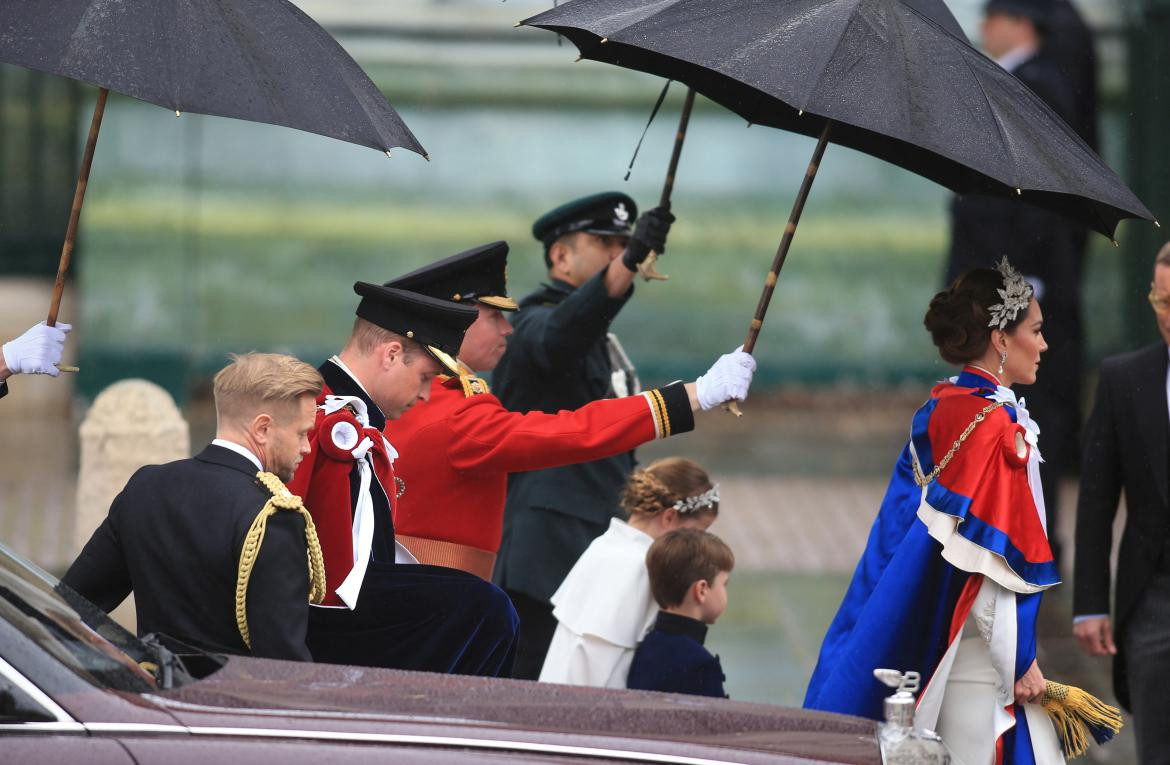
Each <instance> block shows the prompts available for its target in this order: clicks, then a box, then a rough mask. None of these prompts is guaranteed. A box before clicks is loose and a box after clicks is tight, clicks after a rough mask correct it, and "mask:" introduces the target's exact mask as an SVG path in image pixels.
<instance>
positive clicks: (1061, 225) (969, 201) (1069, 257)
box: [946, 55, 1084, 312]
mask: <svg viewBox="0 0 1170 765" xmlns="http://www.w3.org/2000/svg"><path fill="white" fill-rule="evenodd" d="M1012 74H1014V75H1015V76H1016V77H1017V78H1018V79H1019V80H1020V81H1021V82H1023V83H1024V84H1025V85H1027V86H1028V87H1029V88H1031V89H1032V90H1033V91H1034V92H1035V93H1036V95H1038V96H1040V98H1041V99H1043V100H1044V102H1045V103H1047V104H1048V105H1049V106H1050V107H1052V109H1053V110H1054V111H1055V112H1056V113H1057V114H1059V115H1060V116H1061V117H1063V118H1064V119H1065V120H1071V119H1074V92H1073V90H1072V87H1071V85H1070V83H1069V82H1068V80H1067V79H1066V78H1065V77H1064V76H1063V75H1062V74H1061V72H1060V71H1059V70H1058V69H1057V68H1056V67H1055V66H1054V65H1053V64H1052V62H1051V61H1050V60H1049V58H1048V57H1044V56H1039V55H1037V56H1033V57H1032V58H1030V59H1028V60H1027V61H1025V62H1023V63H1022V64H1020V65H1019V66H1018V67H1017V68H1016V69H1015V70H1014V71H1013V72H1012ZM1083 230H1084V229H1083V227H1081V226H1077V225H1076V224H1073V223H1071V222H1070V221H1069V219H1067V218H1064V217H1062V216H1059V215H1057V214H1056V213H1052V212H1048V211H1047V210H1041V209H1040V208H1038V207H1033V206H1032V205H1030V204H1027V203H1024V202H1020V201H1019V200H1017V199H1012V198H1005V197H998V196H984V195H981V194H966V195H964V196H960V197H955V198H954V201H953V202H952V203H951V248H950V253H949V257H948V260H947V272H946V283H947V284H950V283H951V282H952V281H954V279H955V278H956V277H958V276H960V275H962V274H964V273H966V272H967V271H969V270H971V269H972V268H994V267H995V264H996V263H997V262H999V259H1000V258H1001V257H1003V256H1004V255H1006V256H1007V258H1008V260H1009V261H1010V262H1011V264H1012V265H1013V266H1015V267H1016V268H1017V269H1018V270H1019V271H1020V273H1022V274H1023V275H1024V276H1034V277H1038V278H1040V279H1042V280H1043V281H1044V284H1045V290H1046V291H1045V296H1046V300H1060V299H1061V298H1062V296H1068V299H1072V300H1076V299H1077V296H1078V295H1079V294H1080V279H1081V260H1082V259H1083V252H1082V251H1081V250H1083V242H1082V241H1081V240H1082V239H1083ZM1046 312H1047V308H1046Z"/></svg>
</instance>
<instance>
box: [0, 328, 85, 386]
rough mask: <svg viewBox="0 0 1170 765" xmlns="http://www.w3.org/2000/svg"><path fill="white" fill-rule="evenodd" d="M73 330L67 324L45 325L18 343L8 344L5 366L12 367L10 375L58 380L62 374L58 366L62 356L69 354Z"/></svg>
mask: <svg viewBox="0 0 1170 765" xmlns="http://www.w3.org/2000/svg"><path fill="white" fill-rule="evenodd" d="M71 329H73V326H72V325H70V324H65V323H63V322H58V323H57V325H56V326H53V327H50V326H47V325H46V324H45V323H44V322H43V321H42V322H41V323H40V324H37V325H36V326H34V327H32V328H31V329H30V330H29V331H28V332H25V333H24V334H23V335H21V336H20V337H18V338H16V339H15V340H12V341H10V342H7V343H5V344H4V347H3V353H4V363H5V364H7V365H8V371H9V372H11V373H12V374H14V375H20V374H25V375H27V374H34V375H51V376H53V377H56V376H57V375H59V374H61V372H60V370H58V369H57V367H56V366H54V365H55V364H56V363H57V362H58V361H60V360H61V352H62V351H63V350H65V335H66V334H68V333H69V330H71Z"/></svg>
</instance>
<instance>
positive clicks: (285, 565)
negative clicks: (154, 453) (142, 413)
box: [62, 446, 312, 661]
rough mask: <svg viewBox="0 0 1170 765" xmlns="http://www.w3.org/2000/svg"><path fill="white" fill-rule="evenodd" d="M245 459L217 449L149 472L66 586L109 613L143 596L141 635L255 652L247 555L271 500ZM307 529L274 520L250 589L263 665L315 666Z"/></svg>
mask: <svg viewBox="0 0 1170 765" xmlns="http://www.w3.org/2000/svg"><path fill="white" fill-rule="evenodd" d="M256 472H257V471H256V466H255V465H253V464H252V463H251V462H249V461H248V460H247V459H246V458H245V457H243V456H242V455H239V454H236V453H235V452H233V451H231V450H229V449H224V448H222V447H219V446H208V447H207V448H206V449H204V450H203V452H202V453H201V454H199V455H198V456H196V457H193V458H191V459H185V460H179V461H177V462H171V463H169V464H166V465H147V466H146V467H144V468H141V469H140V470H138V472H136V473H135V474H134V475H133V476H132V477H131V478H130V481H129V482H128V483H127V484H126V488H125V489H123V490H122V493H121V494H119V495H118V496H117V498H116V499H114V503H113V504H112V505H111V506H110V513H109V515H108V516H107V518H106V519H105V520H104V521H103V522H102V524H101V526H99V527H98V529H97V531H95V532H94V534H93V536H92V537H91V538H90V540H89V541H88V542H87V543H86V545H85V547H84V549H82V551H81V554H80V555H79V556H78V557H77V560H75V561H74V562H73V565H72V566H70V567H69V571H68V572H67V573H66V574H65V577H64V579H63V580H62V581H63V582H64V583H65V584H67V585H68V586H70V587H72V588H73V589H74V590H76V591H77V592H78V593H80V594H81V595H83V596H85V597H86V598H88V599H89V600H91V601H93V602H94V603H95V604H96V605H97V606H98V607H99V608H102V609H104V610H106V611H110V610H112V609H113V608H115V607H116V606H117V605H118V604H119V603H121V602H122V601H123V600H125V598H126V596H127V595H129V594H130V591H131V590H133V591H134V596H135V604H136V607H137V613H138V632H139V634H146V633H148V632H162V633H165V634H167V635H172V636H174V637H177V638H179V639H180V640H183V641H185V642H187V643H190V644H192V645H196V646H199V647H200V648H204V649H207V650H209V651H216V652H222V653H236V654H247V653H249V651H248V648H247V646H245V644H244V640H243V638H242V637H241V636H240V633H239V630H238V629H237V627H236V615H235V614H236V610H235V600H236V597H235V592H236V576H237V572H238V570H239V559H240V548H241V547H242V546H243V542H244V537H245V535H246V534H247V533H248V528H249V527H250V526H251V525H252V521H253V520H255V518H256V515H257V513H259V512H260V509H261V508H262V507H263V506H264V504H265V503H266V502H267V501H268V498H269V497H270V496H271V495H270V494H269V493H268V490H267V489H265V488H264V487H263V486H262V485H260V483H259V482H258V481H257V480H256V477H255V476H256ZM308 595H309V570H308V555H307V552H306V547H305V522H304V520H303V519H302V518H301V516H300V514H298V513H293V512H287V511H282V512H277V513H276V514H275V515H273V516H271V517H270V518H269V519H268V526H267V531H266V533H265V535H264V543H263V545H262V546H261V548H260V553H259V555H258V557H257V560H256V564H255V567H254V568H253V570H252V576H251V579H250V581H249V585H248V629H249V631H250V633H251V639H252V650H251V653H252V654H253V655H255V656H263V657H268V658H274V659H294V660H303V661H308V660H310V659H311V658H312V657H311V656H310V655H309V650H308V648H307V647H306V646H305V631H306V629H307V625H308V617H309V598H308Z"/></svg>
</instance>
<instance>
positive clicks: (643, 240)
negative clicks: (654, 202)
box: [622, 207, 674, 271]
mask: <svg viewBox="0 0 1170 765" xmlns="http://www.w3.org/2000/svg"><path fill="white" fill-rule="evenodd" d="M671 223H674V215H672V214H671V212H670V210H669V209H667V208H665V207H655V208H654V209H652V210H647V211H646V212H644V213H642V214H641V215H640V216H639V217H638V223H637V225H636V226H634V235H633V236H632V237H630V243H629V244H627V245H626V251H625V252H624V253H622V264H623V265H625V267H626V268H628V269H630V270H631V271H637V270H638V264H639V263H641V262H642V261H643V260H645V259H646V256H647V255H649V254H650V251H651V250H653V251H654V252H657V253H658V254H659V255H661V254H662V252H663V250H665V249H666V235H667V234H669V233H670V224H671Z"/></svg>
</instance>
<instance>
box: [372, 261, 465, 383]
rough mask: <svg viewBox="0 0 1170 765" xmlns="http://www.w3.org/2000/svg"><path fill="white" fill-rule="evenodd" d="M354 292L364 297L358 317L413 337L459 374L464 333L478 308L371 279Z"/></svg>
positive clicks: (404, 335) (451, 372)
mask: <svg viewBox="0 0 1170 765" xmlns="http://www.w3.org/2000/svg"><path fill="white" fill-rule="evenodd" d="M353 291H354V292H356V293H357V294H359V295H361V296H362V299H361V302H360V303H358V307H357V311H356V312H355V313H357V315H358V316H359V317H361V318H363V319H365V320H366V321H368V322H370V323H372V324H376V325H378V326H379V327H381V328H382V329H385V330H389V331H390V332H394V333H396V334H399V335H402V336H403V337H406V338H409V339H411V340H414V341H415V342H417V343H418V344H419V345H421V346H422V347H423V348H424V349H425V350H426V352H427V353H429V354H430V355H431V356H433V357H434V359H435V360H436V361H438V362H439V364H440V365H442V366H443V368H444V369H445V370H446V372H447V373H449V374H453V375H458V374H459V362H457V361H456V360H455V357H456V356H457V355H458V353H459V346H460V345H462V344H463V333H464V332H466V331H467V328H468V327H470V326H471V324H472V322H474V321H475V320H476V319H477V318H478V317H479V311H477V310H475V309H474V308H472V307H471V306H465V305H459V304H458V303H452V302H450V301H447V300H437V299H435V298H433V297H430V296H429V295H422V294H419V293H417V292H408V291H406V290H400V289H394V288H393V287H383V286H382V285H380V284H370V283H369V282H355V283H354V285H353Z"/></svg>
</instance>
